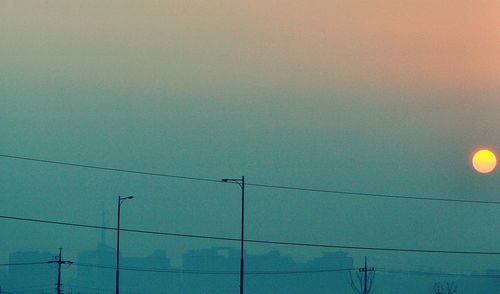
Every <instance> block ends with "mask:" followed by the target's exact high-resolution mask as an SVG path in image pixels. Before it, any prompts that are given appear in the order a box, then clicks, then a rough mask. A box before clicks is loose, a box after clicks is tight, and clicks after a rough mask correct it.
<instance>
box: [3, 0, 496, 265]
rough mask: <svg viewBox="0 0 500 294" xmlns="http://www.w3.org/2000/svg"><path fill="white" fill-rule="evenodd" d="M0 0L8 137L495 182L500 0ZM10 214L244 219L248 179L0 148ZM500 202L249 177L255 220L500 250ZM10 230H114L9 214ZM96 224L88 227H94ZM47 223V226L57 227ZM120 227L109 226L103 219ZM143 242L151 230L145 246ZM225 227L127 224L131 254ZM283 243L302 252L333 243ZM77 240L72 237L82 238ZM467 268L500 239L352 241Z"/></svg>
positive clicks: (268, 226)
mask: <svg viewBox="0 0 500 294" xmlns="http://www.w3.org/2000/svg"><path fill="white" fill-rule="evenodd" d="M343 2H345V1H319V0H317V1H251V3H252V4H249V3H245V2H241V1H240V2H238V1H236V2H235V1H71V2H68V1H2V3H1V4H0V36H1V38H2V42H0V118H1V124H0V134H1V138H2V141H1V145H0V154H10V155H18V156H28V157H36V158H43V159H52V160H60V161H69V162H77V163H84V164H95V165H103V166H111V167H116V168H124V169H134V170H144V171H151V172H160V173H169V174H179V175H185V176H194V177H206V178H214V179H220V178H224V177H240V176H241V175H245V176H246V178H247V180H248V181H249V182H253V183H269V184H278V185H290V186H303V187H314V188H320V189H335V190H348V191H357V192H368V193H370V192H371V193H389V194H402V195H409V196H424V197H442V198H447V197H449V198H460V199H482V200H492V201H496V200H499V199H500V198H499V193H498V190H499V189H498V188H499V185H500V178H499V175H498V173H493V174H491V175H486V176H484V175H479V174H477V173H475V172H473V171H472V169H471V167H470V164H469V156H470V153H471V152H472V151H473V150H474V149H476V148H478V147H481V146H489V147H492V148H493V149H494V150H500V137H499V135H498V134H500V119H499V117H498V113H500V99H499V98H500V80H499V78H498V77H499V76H500V62H499V61H500V33H499V32H500V21H499V20H500V17H499V16H500V4H498V2H497V1H465V0H464V1H456V4H455V5H454V6H453V7H449V6H448V5H444V4H436V3H435V2H437V1H373V2H371V3H372V4H365V3H364V1H349V2H352V4H345V3H343ZM0 175H1V178H2V185H0V192H1V194H2V199H3V200H2V205H1V206H0V213H1V214H4V215H15V216H25V217H40V218H47V219H53V220H65V221H72V222H84V223H92V224H100V223H101V212H102V211H103V210H104V211H105V212H106V217H105V219H106V223H107V225H113V224H114V223H115V204H116V203H115V201H116V197H117V196H118V195H129V194H131V195H135V196H136V197H137V199H134V200H133V202H132V201H131V202H128V203H126V204H125V205H126V206H124V215H123V217H124V218H123V223H124V226H130V227H138V228H144V229H151V230H161V231H172V232H181V233H193V234H209V235H222V236H230V237H238V234H239V210H238V209H239V205H240V202H239V201H240V198H239V190H238V189H237V187H233V186H229V185H222V184H210V183H197V182H190V181H180V180H171V179H163V178H152V177H144V176H132V175H124V174H119V173H110V172H102V171H93V170H85V169H75V168H68V167H60V166H50V165H42V164H35V163H29V162H22V161H14V160H9V159H0ZM499 209H500V206H494V205H474V204H450V203H438V202H418V201H401V200H383V199H368V198H359V199H356V198H348V197H337V196H333V195H324V194H314V193H305V192H300V193H299V192H293V193H292V192H289V191H288V192H287V191H279V190H269V189H262V188H256V187H250V188H248V198H247V221H248V224H247V233H248V234H247V236H248V237H249V238H253V239H272V240H284V241H298V242H320V243H328V244H341V245H360V246H380V247H405V248H406V247H407V248H430V249H450V250H484V251H500V249H499V248H500V239H499V238H498V232H499V231H500V225H499V223H500V214H499ZM0 229H1V230H2V232H4V234H5V235H9V236H12V237H11V238H10V242H2V244H1V245H0V252H1V254H2V255H3V257H2V258H6V256H7V253H9V252H10V251H11V250H15V249H19V248H20V249H26V248H57V247H60V246H62V247H65V248H68V250H69V251H70V252H76V251H77V250H81V249H88V248H92V247H93V246H94V244H95V242H97V240H98V238H99V236H100V234H99V232H94V231H76V230H73V229H63V228H59V227H47V226H42V225H40V226H33V225H30V224H24V223H16V222H11V221H6V220H4V221H1V222H0ZM82 233H85V234H82ZM49 235H50V238H49V237H48V236H49ZM108 241H109V243H110V244H112V242H114V239H113V236H111V235H110V236H108ZM138 244H140V245H138ZM215 244H217V245H224V244H225V243H212V242H201V241H193V240H187V239H173V238H158V237H146V238H145V239H144V240H141V239H140V238H139V236H136V235H130V236H125V237H124V240H123V245H122V246H123V248H124V251H125V253H126V254H136V255H145V254H148V253H149V252H150V251H151V250H152V249H155V248H159V247H161V248H165V249H166V250H167V251H170V252H172V254H175V255H177V254H179V253H181V252H183V251H184V250H186V249H190V248H198V247H204V246H212V245H215ZM269 249H279V250H282V251H283V252H285V253H289V254H293V255H294V256H295V257H297V258H308V257H311V256H315V255H317V254H319V253H320V252H321V251H320V250H311V249H303V248H274V247H264V246H257V245H252V246H249V250H250V251H255V252H258V251H265V250H269ZM71 250H72V251H71ZM350 253H352V254H357V255H356V256H360V255H363V254H366V255H369V256H372V257H373V258H379V260H378V262H379V263H384V262H385V263H390V262H401V261H403V262H407V264H408V265H411V264H420V265H425V266H436V267H441V266H444V265H446V264H452V265H453V266H455V267H456V268H459V269H460V268H463V269H466V270H474V269H483V268H488V267H493V266H495V265H498V262H499V260H498V258H490V257H483V258H476V257H466V256H465V257H464V256H460V257H449V256H444V257H442V258H440V259H439V260H436V258H435V256H429V255H424V256H421V255H403V254H400V255H398V254H392V255H391V254H374V253H371V252H358V253H356V252H350Z"/></svg>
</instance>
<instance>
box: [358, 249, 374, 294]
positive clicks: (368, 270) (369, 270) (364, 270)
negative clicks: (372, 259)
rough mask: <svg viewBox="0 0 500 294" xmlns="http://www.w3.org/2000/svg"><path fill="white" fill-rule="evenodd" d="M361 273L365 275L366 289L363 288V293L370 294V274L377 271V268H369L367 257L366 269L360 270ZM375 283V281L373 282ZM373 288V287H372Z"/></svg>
mask: <svg viewBox="0 0 500 294" xmlns="http://www.w3.org/2000/svg"><path fill="white" fill-rule="evenodd" d="M359 271H360V272H362V273H364V287H363V293H364V294H368V272H373V271H375V268H373V267H371V268H368V266H367V263H366V256H365V267H363V268H360V269H359ZM372 283H373V281H372ZM370 288H371V285H370Z"/></svg>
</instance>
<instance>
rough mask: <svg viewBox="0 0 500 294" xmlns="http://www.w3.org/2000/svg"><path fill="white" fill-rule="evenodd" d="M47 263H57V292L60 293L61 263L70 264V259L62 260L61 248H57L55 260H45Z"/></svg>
mask: <svg viewBox="0 0 500 294" xmlns="http://www.w3.org/2000/svg"><path fill="white" fill-rule="evenodd" d="M47 263H57V294H61V286H62V284H61V265H62V264H72V263H73V262H72V261H68V260H62V248H59V256H58V258H57V260H52V261H47Z"/></svg>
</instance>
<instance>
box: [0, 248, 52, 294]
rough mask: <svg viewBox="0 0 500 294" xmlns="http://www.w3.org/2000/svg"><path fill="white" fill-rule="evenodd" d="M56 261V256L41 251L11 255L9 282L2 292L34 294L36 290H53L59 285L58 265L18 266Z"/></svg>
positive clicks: (19, 252)
mask: <svg viewBox="0 0 500 294" xmlns="http://www.w3.org/2000/svg"><path fill="white" fill-rule="evenodd" d="M54 259H55V254H54V253H50V252H40V251H18V252H14V253H11V254H10V255H9V264H10V265H9V269H8V272H7V282H6V284H4V285H2V290H10V291H9V292H14V293H19V294H22V293H33V291H34V289H35V290H40V291H39V292H41V291H43V290H46V291H48V290H53V289H55V288H56V283H57V265H56V264H33V265H18V264H23V263H37V262H41V263H43V262H46V261H51V260H54Z"/></svg>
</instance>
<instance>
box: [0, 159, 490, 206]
mask: <svg viewBox="0 0 500 294" xmlns="http://www.w3.org/2000/svg"><path fill="white" fill-rule="evenodd" d="M0 157H3V158H8V159H16V160H25V161H32V162H39V163H47V164H54V165H63V166H71V167H78V168H88V169H96V170H102V171H111V172H121V173H129V174H137V175H143V176H154V177H165V178H174V179H181V180H190V181H202V182H212V183H221V181H220V180H218V179H210V178H201V177H190V176H182V175H175V174H164V173H155V172H147V171H139V170H131V169H123V168H114V167H106V166H100V165H89V164H80V163H73V162H64V161H56V160H47V159H39V158H33V157H24V156H15V155H9V154H0ZM245 185H247V186H254V187H260V188H270V189H280V190H295V191H303V192H314V193H325V194H335V195H337V196H341V197H355V196H359V197H372V198H386V199H400V200H422V201H439V202H455V203H472V204H494V205H500V201H490V200H468V199H457V198H443V197H438V198H432V197H421V196H406V195H397V194H382V193H364V192H356V191H343V190H331V189H317V188H306V187H295V186H285V185H271V184H259V183H245Z"/></svg>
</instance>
